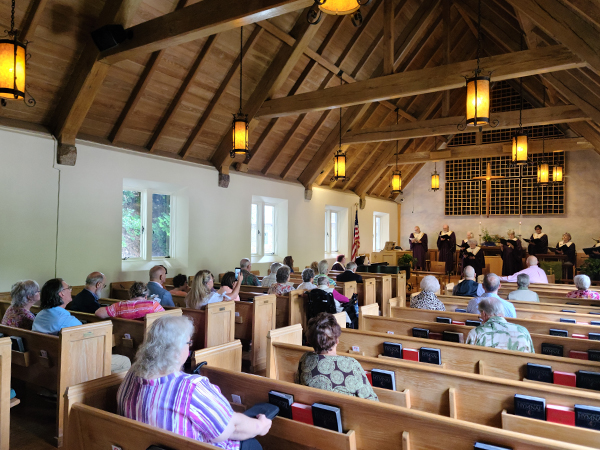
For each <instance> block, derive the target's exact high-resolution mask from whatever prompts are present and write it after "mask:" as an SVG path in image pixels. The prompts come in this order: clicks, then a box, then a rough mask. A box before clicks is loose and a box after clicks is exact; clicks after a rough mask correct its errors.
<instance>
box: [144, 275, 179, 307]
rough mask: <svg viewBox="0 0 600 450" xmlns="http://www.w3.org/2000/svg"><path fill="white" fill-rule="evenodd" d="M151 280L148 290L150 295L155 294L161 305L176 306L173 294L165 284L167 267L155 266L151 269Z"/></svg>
mask: <svg viewBox="0 0 600 450" xmlns="http://www.w3.org/2000/svg"><path fill="white" fill-rule="evenodd" d="M149 275H150V281H149V282H148V291H150V295H155V296H156V300H158V301H159V302H160V306H162V307H163V308H164V307H165V306H175V303H173V296H172V295H171V293H170V292H169V291H167V290H166V289H165V288H164V287H163V286H164V284H165V281H167V269H166V268H165V266H154V267H153V268H152V269H150V273H149Z"/></svg>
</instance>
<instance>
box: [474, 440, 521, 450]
mask: <svg viewBox="0 0 600 450" xmlns="http://www.w3.org/2000/svg"><path fill="white" fill-rule="evenodd" d="M473 450H512V448H510V447H500V446H499V445H492V444H484V443H483V442H475V445H474V446H473Z"/></svg>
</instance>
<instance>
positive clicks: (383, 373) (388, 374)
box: [371, 369, 396, 391]
mask: <svg viewBox="0 0 600 450" xmlns="http://www.w3.org/2000/svg"><path fill="white" fill-rule="evenodd" d="M371 379H372V380H373V387H377V388H382V389H389V390H390V391H395V390H396V374H395V373H394V372H393V371H391V370H383V369H371Z"/></svg>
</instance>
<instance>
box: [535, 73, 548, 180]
mask: <svg viewBox="0 0 600 450" xmlns="http://www.w3.org/2000/svg"><path fill="white" fill-rule="evenodd" d="M542 88H543V90H544V93H543V101H542V106H543V107H544V108H545V107H546V86H544V85H543V84H542ZM549 178H550V170H549V167H548V161H547V160H546V133H545V132H544V131H542V160H541V161H540V164H538V167H537V184H538V185H539V186H545V185H548V184H549V183H550V179H549Z"/></svg>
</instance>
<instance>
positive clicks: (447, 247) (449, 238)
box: [437, 224, 456, 273]
mask: <svg viewBox="0 0 600 450" xmlns="http://www.w3.org/2000/svg"><path fill="white" fill-rule="evenodd" d="M437 248H438V251H439V256H438V261H444V262H445V263H446V269H445V272H446V273H450V272H452V271H454V253H455V250H456V235H455V234H454V231H450V227H449V226H448V224H445V225H444V226H443V227H442V231H440V234H439V236H438V240H437Z"/></svg>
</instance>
